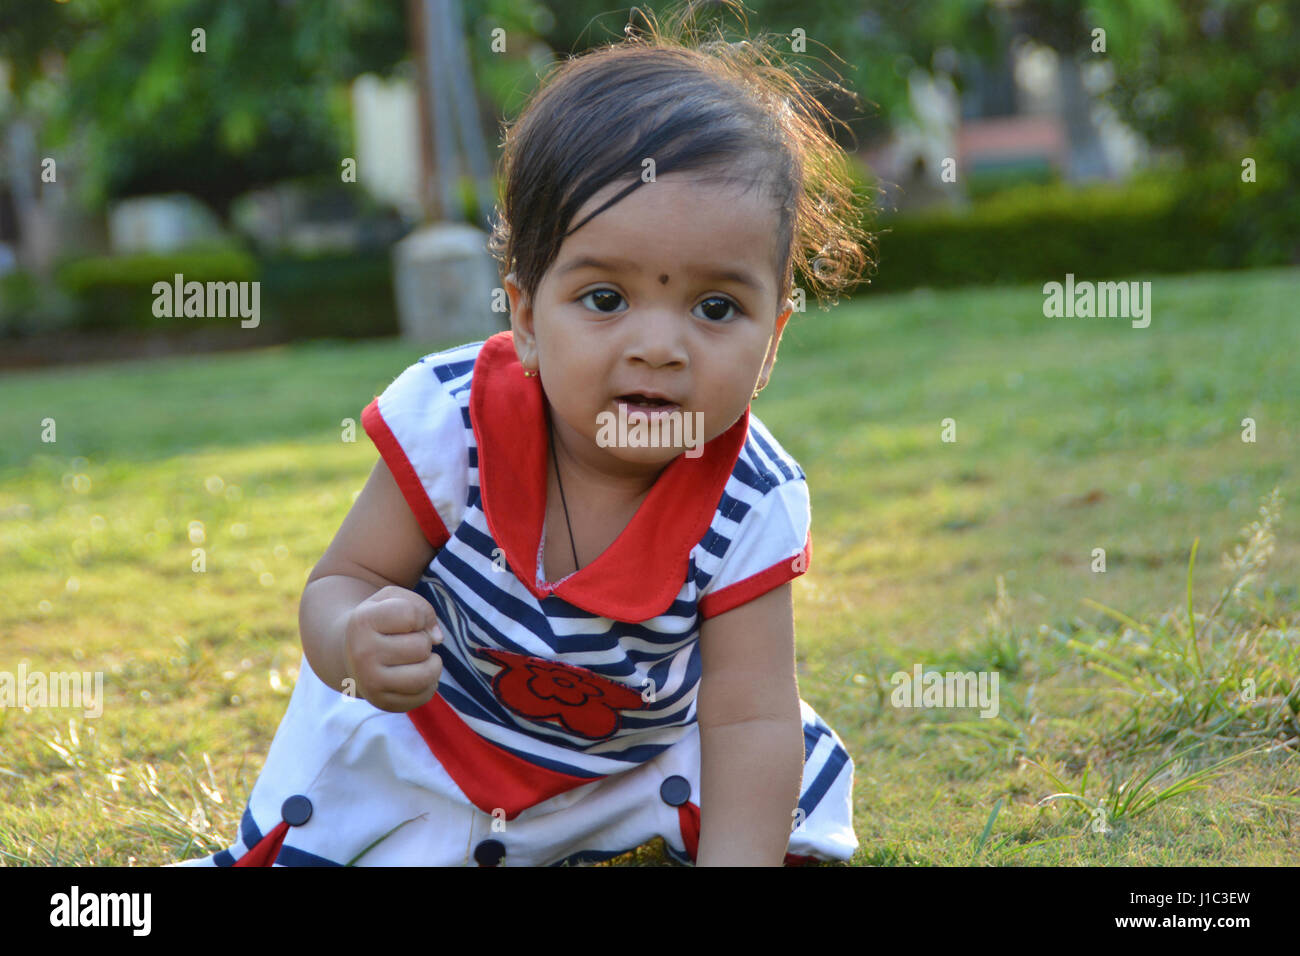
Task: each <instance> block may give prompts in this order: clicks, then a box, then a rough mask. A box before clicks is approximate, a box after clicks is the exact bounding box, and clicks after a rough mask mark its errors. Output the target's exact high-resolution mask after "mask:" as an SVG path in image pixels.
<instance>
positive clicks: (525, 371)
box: [524, 369, 537, 378]
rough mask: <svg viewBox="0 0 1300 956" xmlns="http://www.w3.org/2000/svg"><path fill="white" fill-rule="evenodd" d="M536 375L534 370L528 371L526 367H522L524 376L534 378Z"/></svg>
mask: <svg viewBox="0 0 1300 956" xmlns="http://www.w3.org/2000/svg"><path fill="white" fill-rule="evenodd" d="M536 375H537V373H536V372H530V371H528V369H524V378H534V377H536Z"/></svg>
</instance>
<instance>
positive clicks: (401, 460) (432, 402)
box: [361, 356, 469, 548]
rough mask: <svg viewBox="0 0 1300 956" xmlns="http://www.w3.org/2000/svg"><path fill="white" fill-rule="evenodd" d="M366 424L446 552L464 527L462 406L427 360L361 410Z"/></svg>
mask: <svg viewBox="0 0 1300 956" xmlns="http://www.w3.org/2000/svg"><path fill="white" fill-rule="evenodd" d="M361 425H362V427H363V428H364V429H365V430H366V434H367V435H369V436H370V440H371V441H373V442H374V443H375V447H376V448H377V449H378V451H379V454H380V457H382V458H383V459H384V463H385V464H386V465H388V470H389V471H391V472H392V473H393V478H394V479H396V481H397V487H398V488H400V489H401V491H402V495H403V497H405V498H406V503H407V504H408V505H410V506H411V511H412V512H413V513H414V515H415V518H416V520H417V521H418V522H419V525H420V529H421V530H422V531H423V532H424V536H425V538H426V539H427V540H428V542H429V544H431V545H432V546H433V547H435V548H441V547H442V546H443V545H444V544H446V542H447V539H448V538H449V537H450V536H451V535H450V532H449V531H448V529H449V528H450V529H453V530H454V529H455V528H456V526H457V525H459V524H460V518H461V512H462V511H463V509H464V506H465V495H466V492H467V491H468V486H469V449H468V445H467V443H466V439H465V425H464V415H463V413H462V410H461V407H460V404H459V403H458V402H457V401H456V400H455V399H454V398H453V397H452V396H451V394H450V393H449V392H448V391H447V389H446V387H445V386H444V385H443V384H442V382H441V381H440V380H439V378H438V375H437V370H436V367H435V365H434V364H433V363H432V362H430V361H429V360H428V357H427V356H426V357H425V358H423V359H421V360H420V361H419V362H416V363H415V364H414V365H412V366H410V367H409V368H407V369H406V370H405V371H404V372H402V374H401V375H399V376H398V377H397V378H396V379H394V380H393V382H392V383H391V384H390V385H389V386H388V387H387V388H386V389H384V391H383V392H382V393H381V394H380V395H379V396H377V397H376V398H375V399H374V400H373V401H371V402H370V404H369V405H367V406H366V407H365V409H364V410H363V411H362V412H361Z"/></svg>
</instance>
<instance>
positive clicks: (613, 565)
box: [469, 332, 749, 621]
mask: <svg viewBox="0 0 1300 956" xmlns="http://www.w3.org/2000/svg"><path fill="white" fill-rule="evenodd" d="M545 401H546V400H545V396H544V394H543V392H542V385H541V381H540V380H539V379H537V378H536V377H531V378H530V377H525V376H524V370H523V366H522V365H520V363H519V357H518V355H516V353H515V346H514V339H513V337H512V335H511V333H510V332H498V333H497V334H496V335H493V336H492V337H491V338H489V339H488V340H487V341H486V342H484V343H483V347H482V350H481V351H480V352H479V354H478V358H477V360H476V361H475V363H474V374H473V377H472V379H471V383H470V395H469V417H470V424H471V426H472V427H473V429H474V439H475V441H476V442H477V443H478V476H479V488H480V493H481V498H482V501H481V506H482V508H483V513H484V514H485V515H486V516H487V524H488V530H489V531H490V532H491V533H492V538H493V540H495V541H496V543H497V544H498V545H500V546H501V548H502V549H503V550H504V551H505V557H506V561H507V562H509V564H510V567H511V568H512V569H513V570H515V572H516V574H517V576H518V577H519V578H520V580H522V581H523V583H524V586H525V587H526V588H528V590H529V591H530V592H532V594H533V595H534V596H535V597H537V598H538V599H539V600H540V599H542V598H544V597H546V596H547V595H548V594H549V593H554V594H555V595H556V596H557V597H559V598H562V599H564V600H565V601H567V602H569V603H570V604H572V605H574V606H575V607H579V608H582V610H584V611H587V612H588V613H590V614H596V615H599V616H601V617H608V618H611V619H613V620H618V621H645V620H649V619H650V618H652V617H656V616H658V615H660V614H662V613H664V612H665V611H666V610H668V608H669V607H670V606H671V605H672V603H673V601H674V600H675V599H676V598H677V595H678V593H679V592H680V591H681V588H682V584H683V583H684V582H685V581H686V571H687V566H688V562H689V558H690V552H691V549H692V548H693V547H694V546H695V545H696V544H698V543H699V541H700V539H701V538H703V537H704V534H705V532H707V531H708V529H709V525H710V524H711V523H712V521H713V515H714V512H715V511H716V510H717V507H718V503H719V502H720V501H721V500H722V490H723V488H724V487H725V486H726V484H727V479H728V478H729V477H730V475H731V472H732V469H734V468H735V466H736V459H737V457H738V456H739V455H740V449H741V446H743V445H744V443H745V437H746V436H747V435H748V433H749V408H748V407H746V409H745V412H744V414H743V415H741V416H740V418H738V419H737V420H736V423H735V424H734V425H732V426H731V427H730V428H728V429H727V430H726V431H725V432H723V433H722V434H721V435H719V436H718V437H717V438H715V439H713V440H712V441H709V442H705V444H704V449H703V453H702V454H701V455H700V456H699V457H698V458H687V457H686V455H685V454H680V455H678V456H677V457H676V458H674V459H673V460H672V462H670V463H669V465H668V467H667V468H665V469H664V470H663V472H662V473H661V474H660V475H659V478H658V479H657V480H656V481H655V483H654V486H653V487H652V488H651V489H650V494H649V495H647V496H646V498H645V500H643V501H642V502H641V506H640V507H639V508H638V509H637V512H636V514H635V515H633V516H632V520H631V522H629V524H628V526H627V527H626V528H624V529H623V532H622V533H621V534H620V535H619V536H618V537H617V538H616V539H615V540H614V543H613V544H611V545H610V546H609V547H608V548H606V549H605V550H604V551H603V552H602V553H601V555H600V557H598V558H596V560H595V561H592V562H591V563H590V564H587V565H584V566H583V567H581V568H579V569H578V570H577V572H575V573H574V574H571V575H570V576H569V577H568V578H566V579H564V580H563V581H562V582H561V583H560V584H559V585H557V586H556V587H555V588H554V589H553V592H551V591H542V590H538V588H537V583H536V576H537V549H538V545H539V544H540V543H541V540H542V523H543V521H544V519H545V517H546V458H547V455H548V454H549V453H550V444H549V441H548V436H547V431H546V410H545ZM553 540H554V539H553Z"/></svg>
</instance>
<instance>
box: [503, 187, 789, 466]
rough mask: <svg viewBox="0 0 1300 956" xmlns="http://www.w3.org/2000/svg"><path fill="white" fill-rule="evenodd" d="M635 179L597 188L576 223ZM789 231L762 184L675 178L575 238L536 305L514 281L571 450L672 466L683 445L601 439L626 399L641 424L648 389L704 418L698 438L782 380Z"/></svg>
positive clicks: (520, 324) (514, 300) (517, 334)
mask: <svg viewBox="0 0 1300 956" xmlns="http://www.w3.org/2000/svg"><path fill="white" fill-rule="evenodd" d="M625 185H626V183H616V184H611V185H610V186H607V187H606V188H605V189H604V190H602V191H601V192H598V193H597V194H596V195H595V196H593V197H592V198H591V199H590V200H589V201H588V203H587V204H586V205H585V206H583V208H582V209H580V210H579V211H578V213H577V215H576V217H575V218H574V220H573V221H574V222H581V221H582V220H583V219H584V218H585V217H586V216H587V215H588V213H590V212H591V211H592V210H593V209H596V208H598V207H599V206H600V205H601V204H602V203H604V202H605V200H607V199H608V198H610V197H611V196H612V195H614V194H615V193H617V192H618V191H619V190H620V189H622V188H623V187H624V186H625ZM777 227H778V216H777V209H776V207H775V204H774V203H772V202H771V201H770V200H766V199H765V197H764V194H763V191H762V190H758V189H754V190H746V189H744V188H743V187H739V186H735V185H731V184H727V185H719V184H717V183H710V182H701V181H698V180H697V179H695V178H694V177H693V176H692V174H691V173H670V174H667V175H664V176H660V177H658V180H657V181H656V182H651V183H645V184H644V185H642V186H640V187H638V188H637V189H635V190H634V191H633V192H632V193H631V194H630V195H628V196H626V197H624V198H623V199H622V200H620V201H619V202H618V203H616V204H615V205H613V206H611V207H610V208H609V209H606V210H605V211H604V212H602V213H601V214H600V215H598V216H596V217H595V218H594V219H592V220H591V221H590V222H588V223H586V224H585V225H583V226H582V228H581V229H579V230H577V231H576V232H575V233H573V234H572V235H570V236H569V237H568V238H567V239H566V240H565V241H564V243H563V245H562V246H561V247H560V251H559V255H558V256H557V257H556V259H555V262H554V263H553V264H552V265H551V268H550V269H549V270H547V272H546V274H545V275H544V276H543V277H542V280H541V283H540V284H539V286H538V289H537V295H536V299H535V300H534V301H533V302H531V303H529V302H527V301H526V300H525V299H524V297H523V295H522V293H521V291H520V290H519V288H518V286H517V285H515V283H514V281H513V279H514V277H513V275H512V276H510V277H507V279H506V287H507V290H508V291H509V295H510V302H511V315H510V321H511V325H512V327H513V330H514V338H515V346H516V349H517V350H518V352H519V357H520V360H521V361H522V362H523V364H524V366H525V367H526V368H529V369H536V370H538V371H539V372H540V377H541V383H542V387H543V389H544V390H545V393H546V397H547V399H548V401H549V402H550V405H551V409H552V415H553V417H554V418H555V420H556V427H557V428H563V429H564V439H565V440H566V443H567V442H568V441H572V440H577V441H579V442H580V443H583V446H584V447H583V450H584V451H587V450H589V449H592V448H597V447H599V448H600V452H599V453H596V452H591V454H593V455H596V456H597V457H599V456H600V455H609V456H612V459H618V460H619V461H621V462H623V463H626V464H629V465H634V466H635V465H646V466H654V465H663V464H667V463H668V462H669V461H670V460H672V459H673V458H674V457H675V456H676V455H678V454H680V453H681V452H682V450H683V446H680V445H679V446H678V447H677V448H636V447H617V446H614V447H604V446H602V444H601V443H600V442H598V440H597V439H598V434H599V432H600V425H601V421H602V418H601V417H600V416H601V413H602V412H608V413H612V414H613V415H614V416H617V415H618V414H619V406H620V404H621V403H626V404H627V410H626V412H625V413H624V414H626V415H627V417H628V420H629V422H630V421H633V420H635V417H636V416H637V415H641V414H646V413H645V412H643V411H638V409H637V407H636V406H637V403H636V402H635V401H634V400H632V399H631V398H629V396H634V395H636V394H641V395H645V394H647V393H653V394H654V395H655V396H659V397H662V398H666V399H667V400H669V401H670V402H672V404H673V405H674V406H675V409H673V408H667V409H666V411H668V412H673V411H676V412H679V413H681V414H683V415H690V416H692V418H693V420H694V421H695V422H700V423H701V424H702V435H701V436H700V437H699V439H698V440H699V441H708V440H710V439H713V438H715V437H717V436H718V435H720V434H721V433H722V432H724V431H726V430H727V429H728V428H729V427H730V426H731V425H733V424H734V423H735V422H736V420H737V419H738V418H739V417H740V416H741V414H743V412H744V411H745V408H746V406H747V405H748V404H749V402H750V400H751V397H752V396H753V392H754V388H755V387H756V385H758V384H760V383H765V382H766V380H767V376H768V375H769V374H770V372H771V367H772V363H773V362H774V361H775V358H776V349H777V344H778V342H779V341H780V333H781V330H782V329H783V328H784V325H785V321H786V319H788V317H789V313H790V302H789V301H788V300H786V299H783V298H780V293H781V289H780V287H779V277H778V276H777V274H776V264H775V260H776V255H777ZM697 412H699V413H702V419H701V418H698V417H696V416H695V413H697ZM656 414H663V411H661V412H659V413H656ZM586 443H590V444H589V445H587V444H586ZM608 463H609V464H611V465H612V464H615V462H614V461H612V460H610V461H609V462H608Z"/></svg>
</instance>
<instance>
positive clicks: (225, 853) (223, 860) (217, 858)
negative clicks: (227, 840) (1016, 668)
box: [212, 850, 235, 866]
mask: <svg viewBox="0 0 1300 956" xmlns="http://www.w3.org/2000/svg"><path fill="white" fill-rule="evenodd" d="M212 862H213V863H215V864H216V865H217V866H234V865H235V858H234V856H233V855H232V854H231V852H230V851H229V850H222V851H221V852H220V853H214V854H212Z"/></svg>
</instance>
